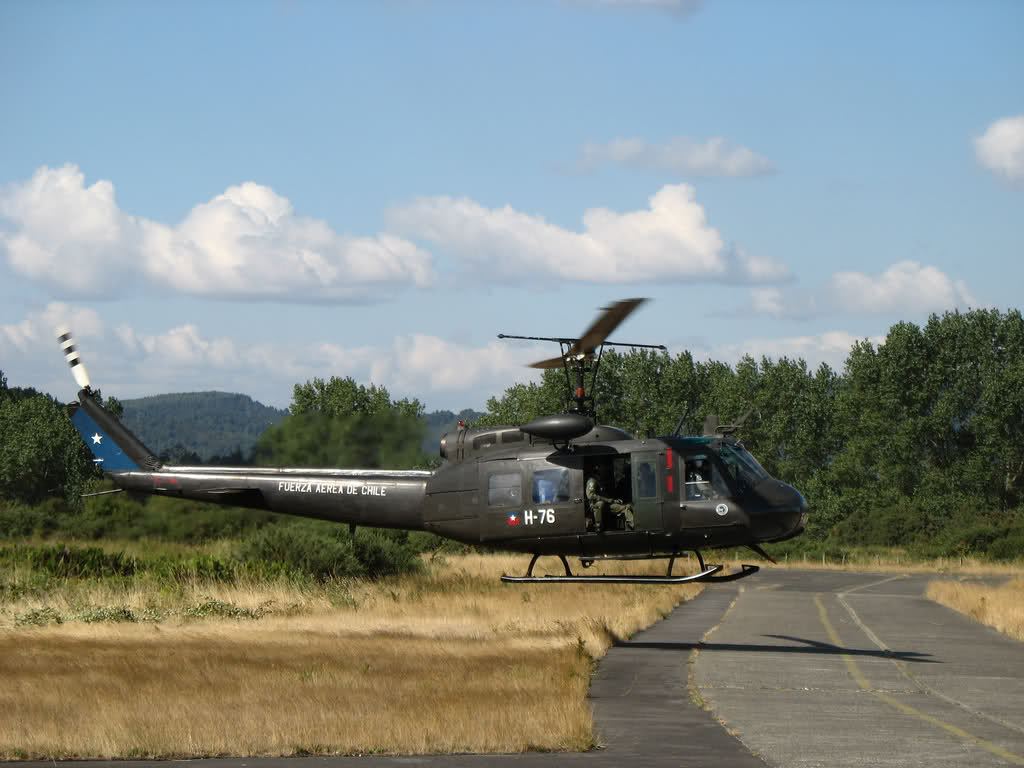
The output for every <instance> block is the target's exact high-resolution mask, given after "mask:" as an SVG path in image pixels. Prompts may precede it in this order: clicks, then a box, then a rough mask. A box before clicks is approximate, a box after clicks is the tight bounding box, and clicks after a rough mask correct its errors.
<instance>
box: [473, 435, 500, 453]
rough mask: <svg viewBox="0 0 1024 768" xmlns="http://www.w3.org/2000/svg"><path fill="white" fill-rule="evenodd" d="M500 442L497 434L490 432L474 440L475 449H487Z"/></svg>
mask: <svg viewBox="0 0 1024 768" xmlns="http://www.w3.org/2000/svg"><path fill="white" fill-rule="evenodd" d="M497 442H498V433H497V432H488V433H487V434H485V435H480V436H478V437H474V438H473V448H474V449H476V448H485V447H486V446H488V445H494V444H495V443H497Z"/></svg>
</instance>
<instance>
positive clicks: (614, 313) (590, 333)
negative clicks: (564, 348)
mask: <svg viewBox="0 0 1024 768" xmlns="http://www.w3.org/2000/svg"><path fill="white" fill-rule="evenodd" d="M645 301H647V299H623V300H622V301H617V302H615V303H614V304H612V305H611V306H610V307H605V308H604V314H602V315H601V316H600V317H598V318H597V320H595V321H594V323H593V325H591V326H590V327H589V328H587V330H585V331H584V332H583V335H582V336H581V337H580V339H579V341H577V342H576V343H575V344H574V345H573V346H572V349H570V350H569V352H568V353H567V356H573V355H579V354H584V355H589V354H591V353H592V352H593V351H594V350H595V349H597V347H599V346H600V345H601V342H602V341H604V340H605V339H607V338H608V337H609V336H610V335H611V333H612V331H614V330H615V329H616V328H618V327H619V325H620V324H621V323H622V321H623V320H625V319H626V318H627V317H629V315H630V313H631V312H632V311H633V310H635V309H636V308H637V307H639V306H640V305H641V304H643V303H644V302H645Z"/></svg>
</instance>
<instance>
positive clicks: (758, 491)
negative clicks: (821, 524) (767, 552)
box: [750, 478, 808, 541]
mask: <svg viewBox="0 0 1024 768" xmlns="http://www.w3.org/2000/svg"><path fill="white" fill-rule="evenodd" d="M753 495H754V497H755V503H754V505H753V507H754V509H753V510H752V511H753V512H754V514H752V515H751V516H750V525H751V528H752V529H753V530H752V532H753V534H754V536H755V537H756V538H757V539H758V540H759V541H781V540H783V539H788V538H791V537H793V536H796V535H797V534H799V533H800V532H801V531H803V529H804V525H806V523H807V513H808V506H807V499H805V498H804V497H803V494H801V493H800V491H798V490H797V489H796V488H794V487H793V486H791V485H787V484H786V483H783V482H781V481H780V480H776V479H774V478H767V479H765V480H763V481H761V482H760V483H758V484H757V485H756V486H755V487H754V490H753Z"/></svg>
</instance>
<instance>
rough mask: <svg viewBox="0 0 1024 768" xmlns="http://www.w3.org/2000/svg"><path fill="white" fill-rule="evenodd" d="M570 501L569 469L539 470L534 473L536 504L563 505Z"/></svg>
mask: <svg viewBox="0 0 1024 768" xmlns="http://www.w3.org/2000/svg"><path fill="white" fill-rule="evenodd" d="M568 500H569V470H568V469H539V470H537V471H536V472H534V473H533V503H534V504H562V503H564V502H567V501H568Z"/></svg>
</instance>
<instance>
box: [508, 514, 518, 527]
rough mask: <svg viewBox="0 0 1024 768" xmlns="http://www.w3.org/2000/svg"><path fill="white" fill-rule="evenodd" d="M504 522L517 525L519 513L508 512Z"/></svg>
mask: <svg viewBox="0 0 1024 768" xmlns="http://www.w3.org/2000/svg"><path fill="white" fill-rule="evenodd" d="M505 522H506V523H508V524H509V525H519V515H517V514H516V513H515V512H509V513H508V517H507V518H505Z"/></svg>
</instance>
